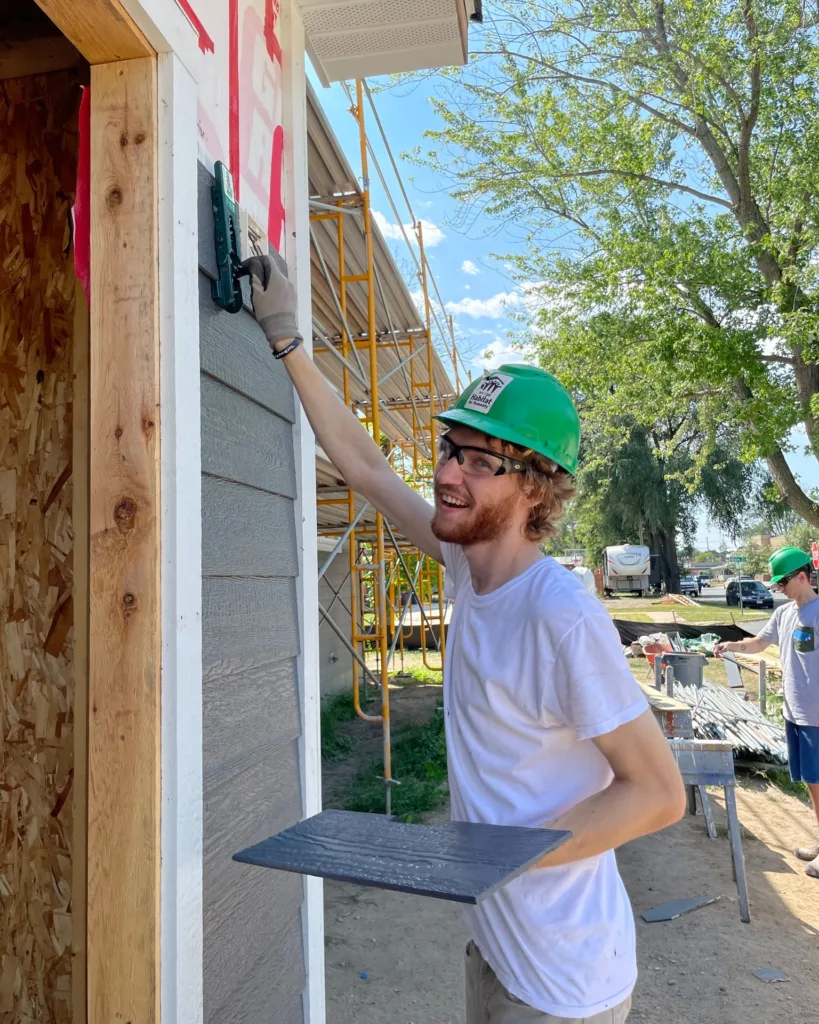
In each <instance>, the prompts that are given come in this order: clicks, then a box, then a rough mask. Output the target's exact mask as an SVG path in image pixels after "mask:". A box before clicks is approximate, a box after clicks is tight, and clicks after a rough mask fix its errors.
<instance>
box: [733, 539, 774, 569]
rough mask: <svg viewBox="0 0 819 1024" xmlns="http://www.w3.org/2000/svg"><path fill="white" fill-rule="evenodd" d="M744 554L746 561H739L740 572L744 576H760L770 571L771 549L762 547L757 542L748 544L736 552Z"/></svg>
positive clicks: (737, 567)
mask: <svg viewBox="0 0 819 1024" xmlns="http://www.w3.org/2000/svg"><path fill="white" fill-rule="evenodd" d="M736 553H737V555H741V556H744V558H745V561H744V562H739V563H737V566H736V569H737V573H738V574H740V573H741V574H742V575H743V576H760V575H762V574H763V573H765V572H767V571H768V559H769V558H770V555H771V552H770V550H769V549H765V548H761V547H759V545H757V544H746V545H745V547H741V548H739V549H738V551H737V552H736Z"/></svg>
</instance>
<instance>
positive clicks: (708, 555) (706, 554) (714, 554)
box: [694, 551, 722, 565]
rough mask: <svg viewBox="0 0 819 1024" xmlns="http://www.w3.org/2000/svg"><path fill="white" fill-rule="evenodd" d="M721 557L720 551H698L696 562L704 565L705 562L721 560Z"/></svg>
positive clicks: (695, 557) (695, 556)
mask: <svg viewBox="0 0 819 1024" xmlns="http://www.w3.org/2000/svg"><path fill="white" fill-rule="evenodd" d="M721 557H722V556H721V555H720V553H719V551H698V552H697V553H696V555H694V562H695V564H697V565H703V564H704V563H705V562H719V560H720V558H721Z"/></svg>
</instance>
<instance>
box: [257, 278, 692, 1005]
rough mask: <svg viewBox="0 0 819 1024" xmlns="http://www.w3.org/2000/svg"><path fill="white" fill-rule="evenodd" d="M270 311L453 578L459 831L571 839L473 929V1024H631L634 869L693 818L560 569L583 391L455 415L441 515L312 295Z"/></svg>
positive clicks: (532, 372)
mask: <svg viewBox="0 0 819 1024" xmlns="http://www.w3.org/2000/svg"><path fill="white" fill-rule="evenodd" d="M266 263H267V266H265V267H263V268H262V272H261V273H257V272H256V271H255V270H252V273H253V275H254V280H253V305H254V311H255V314H256V317H257V319H258V321H259V324H260V325H261V326H262V328H263V329H264V331H265V334H266V336H267V339H268V341H269V342H270V345H271V348H272V349H273V352H274V354H275V355H276V356H277V357H279V358H283V359H284V365H285V367H286V368H287V370H288V372H289V374H290V377H291V379H292V381H293V384H294V385H295V388H296V391H297V392H298V394H299V397H300V399H301V402H302V404H303V406H304V409H305V412H306V413H307V417H308V419H309V420H310V423H311V424H312V426H313V429H314V431H315V433H316V436H317V438H318V440H319V442H320V444H321V446H322V448H323V449H324V451H325V452H326V453H327V455H328V456H329V458H330V459H331V461H332V462H333V463H334V465H335V466H336V467H337V468H338V470H339V471H340V473H341V474H342V475H343V477H344V480H345V481H346V483H347V484H348V485H349V486H350V487H352V488H353V489H354V490H356V491H358V492H360V493H361V494H363V495H364V496H365V497H366V498H367V499H368V500H369V501H370V502H371V503H372V504H373V505H374V506H375V507H376V508H377V509H379V510H380V511H381V512H382V513H383V514H384V515H385V516H386V517H387V519H388V520H389V521H390V522H391V523H392V524H393V525H394V526H396V527H397V528H398V529H399V530H400V531H401V533H403V534H404V536H405V537H407V538H408V539H409V540H410V542H411V543H413V544H414V545H416V546H417V547H418V548H420V550H421V551H422V552H424V553H426V554H427V555H429V556H431V557H432V558H433V559H435V560H437V561H438V562H439V563H443V564H444V565H445V567H446V573H447V584H448V586H449V587H450V588H451V592H452V594H453V596H454V612H453V615H452V620H451V625H450V627H449V632H448V642H447V657H446V666H445V678H444V711H445V722H446V733H447V753H448V768H449V786H450V793H451V801H452V817H453V819H454V820H458V821H470V822H482V823H491V824H497V825H510V826H525V827H543V826H549V827H552V828H558V829H566V830H568V831H570V832H571V838H569V839H568V841H567V842H566V843H565V844H564V845H563V846H561V847H559V848H558V849H556V850H555V851H553V852H552V853H550V854H549V855H548V856H547V857H545V858H544V860H543V861H542V862H541V863H540V864H538V865H537V866H536V867H534V868H533V869H531V870H530V871H528V872H526V873H525V874H524V875H522V876H521V877H519V878H517V879H515V880H514V881H513V882H511V883H510V884H509V885H508V886H506V887H505V888H503V889H501V890H500V891H499V892H497V893H496V894H494V895H493V896H492V897H491V898H490V899H488V900H486V901H485V902H484V903H482V904H481V905H480V906H478V907H471V908H469V910H468V913H469V918H470V923H471V928H472V941H471V942H470V943H469V945H468V947H467V952H466V974H467V985H466V1000H467V1010H466V1020H467V1024H478V1022H479V1021H480V1022H482V1024H518V1022H523V1021H526V1022H530V1024H534V1022H536V1021H544V1022H546V1021H549V1022H552V1024H556V1022H560V1021H564V1020H565V1021H572V1020H578V1019H583V1020H587V1021H590V1022H595V1024H603V1022H606V1024H620V1022H622V1021H624V1020H625V1019H626V1017H627V1015H628V1012H629V1008H630V1005H631V992H632V989H633V987H634V984H635V980H636V977H637V966H636V956H635V935H634V917H633V914H632V911H631V908H630V906H629V900H628V896H627V894H626V891H625V888H624V886H623V883H622V881H621V879H620V876H619V874H618V871H617V864H616V861H615V857H614V849H615V848H616V847H618V846H620V845H621V844H623V843H625V842H628V841H629V840H631V839H634V838H636V837H637V836H640V835H644V834H645V833H648V832H652V831H655V830H656V829H659V828H662V827H664V826H665V825H668V824H670V823H671V822H672V821H675V820H677V819H678V818H679V817H680V816H681V815H682V813H683V810H684V806H685V793H684V788H683V785H682V780H681V778H680V775H679V772H678V770H677V766H676V763H675V761H674V759H673V757H672V755H671V753H670V751H669V748H668V745H667V744H666V742H665V740H664V738H663V736H662V733H661V732H660V730H659V729H658V728H657V725H656V724H655V722H654V718H653V715H652V713H651V711H650V710H649V708H648V704H647V702H646V699H645V697H644V695H643V693H642V691H641V690H640V688H639V686H638V684H637V682H636V681H635V679H634V676H633V675H632V673H631V671H630V670H629V668H628V665H627V663H626V660H625V658H624V657H623V653H622V648H621V646H620V641H619V637H618V635H617V631H616V630H615V628H614V626H613V624H612V622H611V619H610V618H609V615H608V613H607V612H606V610H605V608H604V607H603V605H602V604H601V603H600V601H598V600H597V598H596V596H595V595H593V594H591V593H589V592H588V591H587V590H586V588H585V587H584V586H583V584H582V583H581V581H580V580H579V579H578V578H577V576H575V575H574V574H573V573H568V572H566V570H565V569H564V568H563V567H562V566H561V565H559V564H558V563H557V562H556V561H555V560H554V559H552V558H548V557H546V556H545V555H544V554H543V552H542V551H541V549H540V546H539V545H540V543H541V541H542V540H543V538H544V537H547V536H549V535H550V534H551V533H553V532H554V531H555V529H556V527H557V523H558V520H559V519H560V516H561V514H562V512H563V508H564V505H565V503H566V501H567V500H568V499H569V498H570V497H571V496H572V495H573V494H574V486H573V482H572V476H573V474H574V473H575V470H576V469H577V456H578V448H579V444H580V424H579V420H578V415H577V410H576V409H575V407H574V403H573V402H572V400H571V398H570V396H569V395H568V394H567V392H566V390H565V389H564V388H563V387H562V386H561V385H560V383H559V382H558V381H557V380H555V378H554V377H552V376H551V375H550V374H548V373H545V372H544V371H543V370H539V369H536V368H535V367H532V366H521V365H509V366H501V367H499V368H498V369H497V370H494V371H493V372H492V373H486V374H484V375H483V376H481V377H479V378H478V379H477V380H475V381H474V382H473V383H472V384H470V386H469V387H468V388H467V389H466V391H465V392H464V393H463V394H462V395H461V396H460V397H459V398H458V400H457V401H456V402H455V405H454V406H453V407H452V408H451V409H449V410H447V411H444V412H441V413H439V415H438V416H437V419H438V421H439V423H440V424H441V425H442V427H443V432H442V433H441V436H440V437H439V439H438V447H437V466H436V469H435V474H434V493H435V503H434V507H433V506H432V505H430V504H429V503H428V502H427V500H426V499H425V498H424V497H423V496H422V495H420V494H418V493H416V492H415V491H413V490H412V489H411V488H410V487H409V486H407V484H406V483H405V482H404V480H403V479H402V478H401V477H399V476H398V475H397V474H396V473H394V472H393V470H392V469H391V468H390V466H389V464H388V462H387V461H386V459H385V458H384V455H383V453H382V452H381V450H380V449H379V447H378V446H377V445H376V444H375V443H374V442H373V440H372V439H371V437H370V435H369V434H368V433H367V432H366V431H365V430H364V429H363V428H362V425H361V423H360V422H359V421H358V419H357V418H356V416H355V415H354V414H353V413H352V412H351V411H350V410H349V409H348V408H347V407H346V406H345V405H344V403H343V402H342V401H341V400H340V399H339V397H338V396H337V395H336V394H335V393H334V392H333V390H332V389H331V388H330V386H329V385H328V383H327V381H326V380H325V378H324V376H323V375H322V373H321V372H320V371H319V370H318V368H317V367H316V366H315V365H314V364H313V362H312V360H311V359H310V357H309V356H308V355H307V354H306V352H305V349H304V346H303V345H302V344H301V338H300V336H299V334H298V329H297V325H296V313H295V311H296V304H295V296H294V294H293V288H292V285H290V284H289V282H287V280H286V279H285V278H284V277H283V276H282V275H281V274H280V273H279V271H278V270H277V268H276V267H275V266H272V265H270V261H266Z"/></svg>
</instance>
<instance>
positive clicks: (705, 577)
mask: <svg viewBox="0 0 819 1024" xmlns="http://www.w3.org/2000/svg"><path fill="white" fill-rule="evenodd" d="M697 579H698V580H699V581H700V583H701V584H702V585H703V586H704V587H710V586H711V577H710V575H709V574H708V573H707V572H701V573H700V574H699V575H698V576H697Z"/></svg>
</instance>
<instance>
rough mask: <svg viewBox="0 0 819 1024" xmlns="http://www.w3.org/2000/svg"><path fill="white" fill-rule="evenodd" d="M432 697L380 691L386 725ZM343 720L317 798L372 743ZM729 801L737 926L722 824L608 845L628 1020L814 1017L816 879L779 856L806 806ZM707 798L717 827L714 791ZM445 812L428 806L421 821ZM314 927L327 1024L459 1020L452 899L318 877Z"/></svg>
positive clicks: (752, 794) (806, 831)
mask: <svg viewBox="0 0 819 1024" xmlns="http://www.w3.org/2000/svg"><path fill="white" fill-rule="evenodd" d="M439 697H440V688H438V687H410V688H404V689H400V690H393V691H392V703H393V709H394V722H395V724H396V726H398V725H400V724H401V723H402V722H404V721H409V720H416V721H422V720H425V719H426V718H427V717H429V715H430V714H432V713H434V712H433V709H434V707H435V702H436V700H437V699H438V698H439ZM344 728H346V729H348V730H349V731H350V732H351V734H352V735H355V736H356V737H357V738H360V740H361V742H360V743H359V744H358V745H357V747H356V749H355V751H354V752H353V754H352V755H351V756H350V757H349V758H347V759H346V760H344V761H341V762H338V763H336V764H334V765H330V766H328V767H327V768H326V769H325V779H324V784H325V806H337V805H338V801H339V799H340V796H341V794H342V793H343V791H344V789H345V788H346V785H347V782H348V781H349V780H350V779H351V778H352V775H353V774H354V772H355V771H356V770H357V768H358V766H359V765H360V764H361V763H362V761H363V762H366V761H368V760H369V759H370V758H371V757H374V756H377V754H378V751H379V750H380V731H379V729H378V726H374V725H368V724H366V723H363V722H353V723H349V724H348V725H346V726H344ZM737 802H738V805H739V816H740V820H741V822H742V825H743V828H744V839H743V848H744V852H745V862H746V870H747V874H748V887H749V891H750V898H751V917H752V921H751V923H750V924H747V925H746V924H742V923H741V922H740V920H739V910H738V906H737V900H736V888H735V886H734V884H733V882H732V880H731V858H730V852H729V847H728V840H727V837H726V835H725V829H724V828H720V829H719V831H720V838H718V839H716V840H709V839H708V837H707V835H706V832H705V826H704V823H703V819H702V817H700V816H697V817H696V818H692V817H686V818H685V819H684V820H683V821H681V822H680V823H679V824H677V825H674V826H673V827H671V828H669V829H666V830H665V831H664V832H661V833H659V834H658V835H654V836H649V837H647V838H645V839H641V840H638V841H637V842H634V843H631V844H629V845H628V846H626V847H624V848H623V849H622V850H621V851H619V853H618V861H619V864H620V870H621V872H622V874H623V878H624V880H625V883H626V886H627V888H628V891H629V894H630V896H631V900H632V904H633V906H634V911H635V915H636V916H637V935H638V940H637V941H638V956H639V966H640V978H639V981H638V983H637V989H636V991H635V995H634V1009H633V1011H632V1014H631V1017H630V1018H629V1020H630V1021H631V1020H634V1021H642V1022H646V1024H648V1022H650V1024H660V1022H666V1021H673V1022H674V1024H771V1022H774V1021H782V1022H787V1024H809V1022H810V1024H813V1022H815V1021H816V1020H817V1017H818V1016H819V1012H817V1006H818V1005H819V942H818V941H817V939H818V938H819V881H815V880H812V879H810V878H807V877H806V876H805V875H804V874H803V873H802V870H801V866H800V864H799V862H798V861H797V860H796V859H795V858H794V857H793V854H792V853H791V850H792V848H793V847H794V846H797V845H800V844H805V843H809V842H815V835H816V822H815V819H814V817H813V813H812V811H811V810H810V808H809V807H807V806H805V805H804V804H803V803H801V802H800V801H799V800H798V799H796V798H795V797H793V796H790V795H788V794H785V793H782V792H781V791H780V790H779V789H777V788H775V787H773V786H768V785H766V784H763V783H757V782H747V783H743V784H742V785H741V786H740V787H739V788H738V792H737ZM714 804H715V816H716V819H717V823H718V825H721V824H723V825H724V814H722V807H721V802H720V800H719V795H718V794H717V793H716V792H715V793H714ZM446 817H447V810H446V808H442V809H440V810H439V811H436V812H434V813H433V814H432V815H431V816H430V818H429V820H430V821H443V820H446ZM708 895H710V896H719V897H720V899H719V900H718V902H717V903H715V904H712V905H709V906H706V907H703V908H701V909H699V910H696V911H694V912H692V913H690V914H688V915H686V916H684V917H681V918H678V919H677V920H676V921H671V922H668V923H664V924H654V925H647V924H645V923H644V922H643V921H642V920H641V919H640V917H639V914H640V912H642V911H645V910H648V909H650V908H651V907H654V906H657V905H659V904H661V903H665V902H666V901H668V900H671V899H675V898H678V897H687V896H708ZM325 927H326V940H325V941H326V957H327V1021H328V1024H352V1022H355V1024H387V1022H388V1021H389V1022H390V1024H462V1021H463V976H462V974H463V963H462V959H463V947H464V944H465V943H466V940H467V938H468V936H467V932H466V929H465V926H464V924H463V922H462V919H461V912H460V909H459V908H458V906H457V905H455V904H451V903H446V902H443V901H439V900H431V899H426V898H423V897H419V896H407V895H404V894H401V893H391V892H383V891H379V890H374V889H363V888H361V887H357V886H352V885H342V884H337V883H334V882H328V883H326V886H325ZM762 967H775V968H779V969H780V970H781V971H783V972H784V973H785V974H786V975H787V977H788V978H789V979H790V980H789V981H788V982H787V983H784V984H765V983H762V982H760V981H758V980H757V979H756V978H755V977H754V976H753V974H752V973H751V972H752V971H753V970H755V969H757V968H762ZM362 974H366V979H364V978H362V977H361V975H362Z"/></svg>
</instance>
